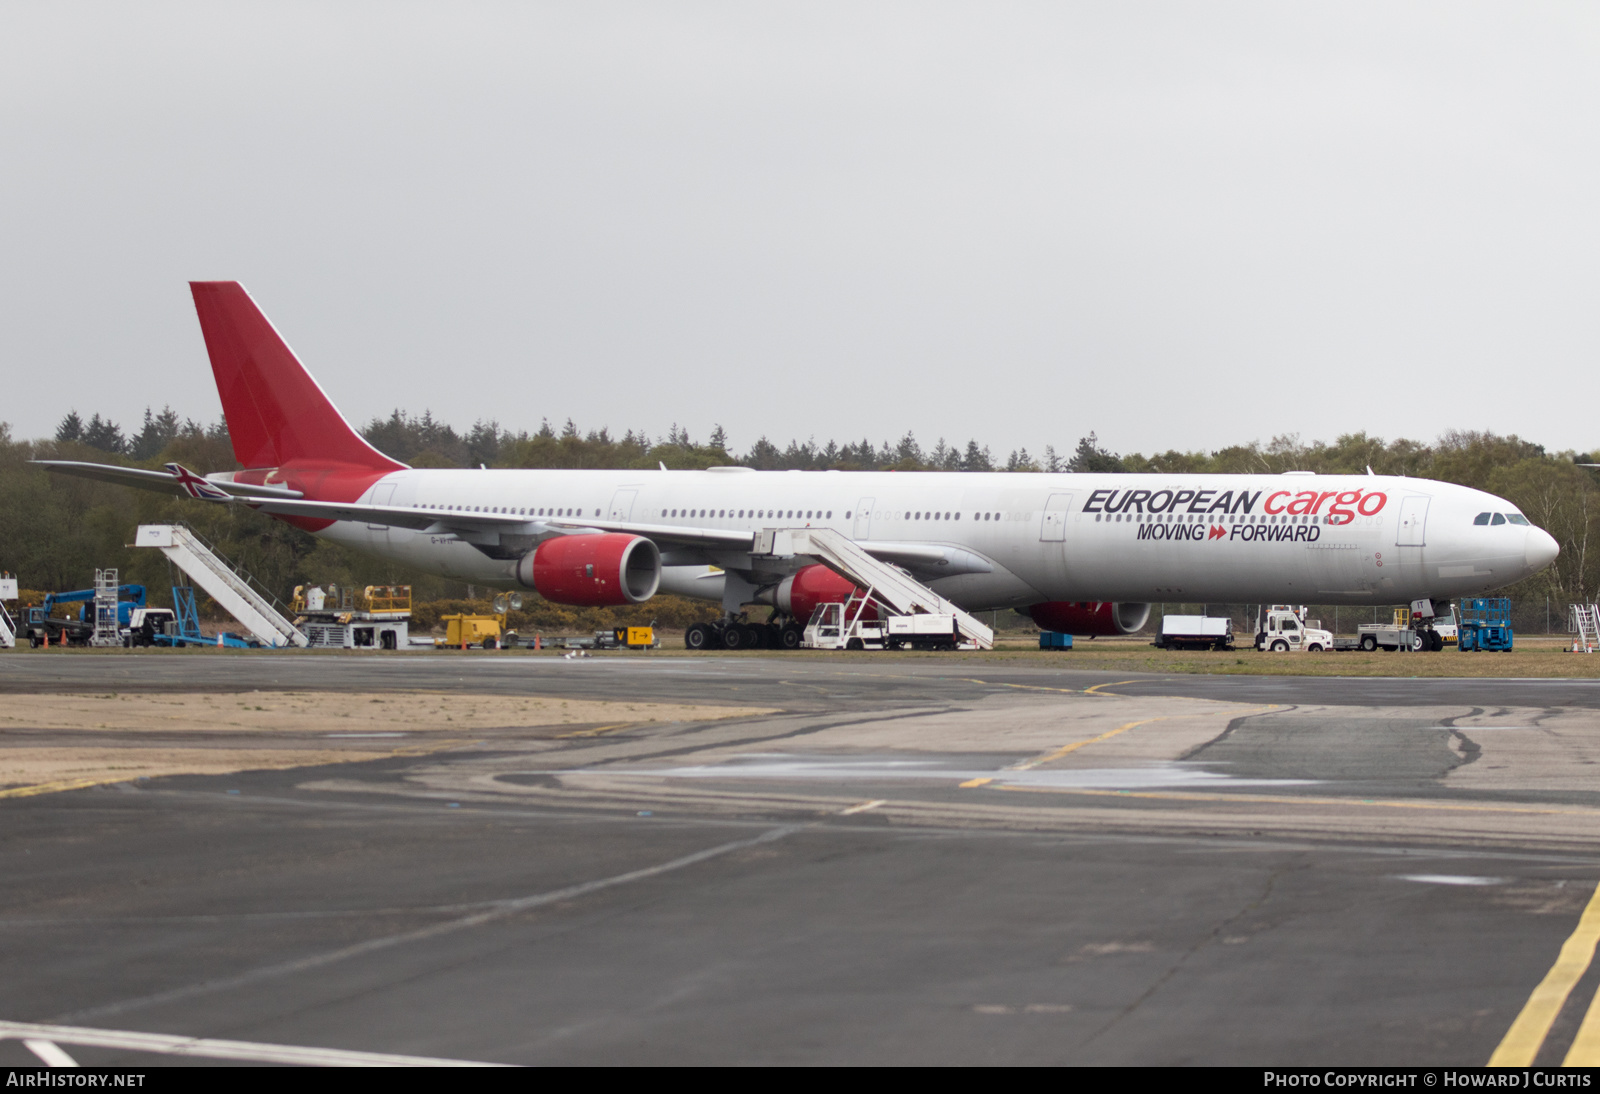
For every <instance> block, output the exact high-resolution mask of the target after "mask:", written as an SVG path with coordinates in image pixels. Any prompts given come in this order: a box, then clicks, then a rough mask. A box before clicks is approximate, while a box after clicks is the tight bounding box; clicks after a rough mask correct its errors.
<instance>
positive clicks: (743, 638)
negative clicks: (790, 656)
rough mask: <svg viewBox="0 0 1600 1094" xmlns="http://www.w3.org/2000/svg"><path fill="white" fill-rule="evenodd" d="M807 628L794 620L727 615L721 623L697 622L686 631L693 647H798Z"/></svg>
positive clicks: (724, 648)
mask: <svg viewBox="0 0 1600 1094" xmlns="http://www.w3.org/2000/svg"><path fill="white" fill-rule="evenodd" d="M804 635H805V628H804V627H802V626H801V625H800V624H799V623H797V622H795V621H794V620H792V619H791V620H788V621H787V622H782V623H779V622H771V623H747V622H744V621H743V620H739V619H725V620H723V621H722V622H720V623H695V624H693V625H691V626H690V627H689V629H688V630H686V631H684V632H683V644H684V645H685V646H686V647H688V648H689V649H691V650H797V649H799V648H800V639H801V638H802V637H804Z"/></svg>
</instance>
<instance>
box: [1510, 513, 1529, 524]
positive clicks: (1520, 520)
mask: <svg viewBox="0 0 1600 1094" xmlns="http://www.w3.org/2000/svg"><path fill="white" fill-rule="evenodd" d="M1506 519H1507V520H1509V521H1510V522H1511V523H1512V524H1527V523H1528V518H1527V517H1525V516H1523V515H1522V514H1521V513H1507V514H1506Z"/></svg>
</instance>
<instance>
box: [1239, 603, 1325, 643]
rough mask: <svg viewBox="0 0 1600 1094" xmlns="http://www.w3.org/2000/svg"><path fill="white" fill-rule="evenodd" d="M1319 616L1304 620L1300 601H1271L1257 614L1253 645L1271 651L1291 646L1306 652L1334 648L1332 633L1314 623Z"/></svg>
mask: <svg viewBox="0 0 1600 1094" xmlns="http://www.w3.org/2000/svg"><path fill="white" fill-rule="evenodd" d="M1320 622H1321V620H1317V619H1313V620H1311V621H1310V622H1309V623H1308V622H1307V621H1306V609H1305V605H1304V604H1302V605H1300V606H1299V607H1296V606H1294V605H1292V604H1273V605H1271V606H1270V607H1268V608H1267V609H1266V610H1265V611H1264V612H1262V613H1261V614H1260V615H1258V616H1257V618H1256V649H1258V650H1271V651H1272V652H1273V653H1288V652H1290V651H1292V650H1297V651H1302V652H1305V653H1322V652H1323V651H1325V650H1331V649H1334V648H1336V647H1335V646H1334V640H1333V635H1332V634H1331V633H1330V632H1328V631H1325V630H1323V629H1322V628H1321V627H1320V626H1317V625H1316V624H1318V623H1320Z"/></svg>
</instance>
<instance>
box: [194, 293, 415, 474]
mask: <svg viewBox="0 0 1600 1094" xmlns="http://www.w3.org/2000/svg"><path fill="white" fill-rule="evenodd" d="M189 288H190V289H191V290H192V291H193V292H194V307H195V311H197V312H199V313H200V330H201V332H202V333H204V334H205V339H206V352H207V353H209V354H210V355H211V371H212V372H213V373H214V374H215V375H216V378H217V393H218V394H219V395H221V396H222V413H223V415H224V416H225V417H226V418H227V420H228V433H229V435H230V436H231V437H232V439H233V454H234V456H235V457H237V458H238V460H239V462H240V463H242V464H244V466H245V467H282V466H284V465H285V464H289V463H291V462H292V463H297V464H301V465H305V464H311V465H322V466H331V465H342V466H346V467H360V468H367V469H370V470H373V471H377V472H380V473H383V472H388V471H399V470H401V469H403V468H404V467H405V465H404V464H401V463H396V462H395V461H394V460H391V459H390V458H389V457H388V456H385V455H384V454H383V453H382V452H379V451H378V450H377V449H376V448H373V447H372V446H371V445H370V444H368V443H367V442H366V440H365V439H364V438H363V437H362V436H361V434H359V433H357V432H356V431H355V430H354V429H351V428H350V423H349V422H347V421H345V420H344V416H343V415H342V414H340V413H339V411H338V408H336V407H335V406H334V405H333V403H332V402H330V401H329V399H328V397H327V396H326V395H325V394H323V391H322V388H320V387H319V386H317V382H316V381H315V380H313V379H312V378H311V374H310V373H308V372H307V371H306V370H305V366H303V365H301V364H300V362H299V360H298V359H297V358H296V357H295V355H294V351H293V350H291V349H290V348H289V347H288V345H287V344H286V343H285V342H284V340H283V339H282V338H281V337H279V335H278V332H277V331H276V330H274V329H273V327H272V324H271V323H270V322H269V321H268V320H267V317H266V316H265V315H262V314H261V309H260V308H258V307H256V303H255V301H254V300H251V299H250V294H249V293H247V292H245V291H244V286H242V285H240V284H239V283H238V282H237V281H191V282H190V283H189Z"/></svg>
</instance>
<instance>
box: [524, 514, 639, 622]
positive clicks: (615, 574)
mask: <svg viewBox="0 0 1600 1094" xmlns="http://www.w3.org/2000/svg"><path fill="white" fill-rule="evenodd" d="M517 580H518V581H520V582H522V584H524V585H526V586H528V587H529V588H531V589H536V590H537V591H538V593H539V595H540V596H542V597H544V598H545V599H546V600H549V601H552V602H554V603H556V604H572V605H575V606H577V607H581V608H611V607H620V606H621V605H624V604H642V603H643V602H644V601H646V600H649V599H650V598H651V597H652V596H655V595H656V588H657V587H658V586H659V585H660V584H661V552H660V551H658V550H657V549H656V545H655V544H654V543H652V542H650V541H649V540H648V539H645V538H643V537H642V536H630V535H626V534H624V533H621V532H609V533H602V534H599V535H588V536H583V535H577V536H556V537H554V538H553V539H547V540H545V541H544V542H543V543H541V544H539V546H537V547H535V548H534V549H533V550H532V551H529V552H528V553H527V554H525V555H523V556H522V561H520V562H518V563H517Z"/></svg>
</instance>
